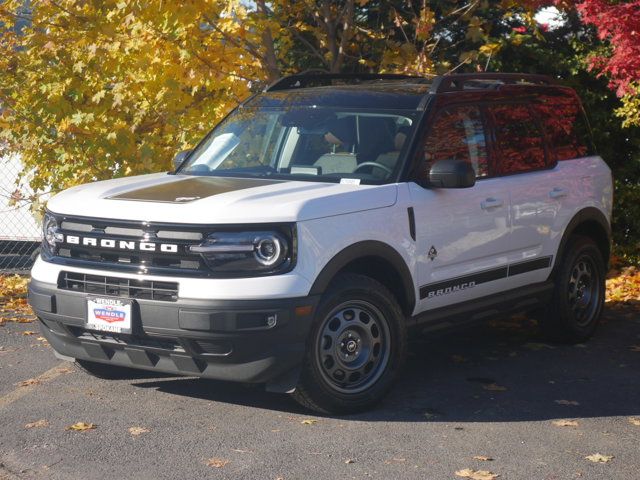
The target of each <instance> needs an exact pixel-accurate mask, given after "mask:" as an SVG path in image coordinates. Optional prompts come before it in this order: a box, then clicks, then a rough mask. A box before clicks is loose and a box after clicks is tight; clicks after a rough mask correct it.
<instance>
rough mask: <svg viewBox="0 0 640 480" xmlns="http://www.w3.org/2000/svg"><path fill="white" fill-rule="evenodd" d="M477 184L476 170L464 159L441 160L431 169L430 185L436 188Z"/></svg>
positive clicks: (463, 186) (464, 186)
mask: <svg viewBox="0 0 640 480" xmlns="http://www.w3.org/2000/svg"><path fill="white" fill-rule="evenodd" d="M475 184H476V172H475V170H474V169H473V167H472V166H471V164H470V163H468V162H465V161H464V160H455V159H447V160H440V161H438V162H436V163H434V164H433V165H432V166H431V170H429V185H430V186H432V187H435V188H469V187H473V186H474V185H475Z"/></svg>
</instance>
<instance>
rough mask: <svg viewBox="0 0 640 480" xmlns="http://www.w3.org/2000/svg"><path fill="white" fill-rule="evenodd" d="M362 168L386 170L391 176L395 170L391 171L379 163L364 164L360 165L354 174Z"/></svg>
mask: <svg viewBox="0 0 640 480" xmlns="http://www.w3.org/2000/svg"><path fill="white" fill-rule="evenodd" d="M362 167H376V168H379V169H380V170H384V171H385V172H387V173H388V174H389V175H391V174H392V173H393V170H391V169H390V168H389V167H387V166H386V165H383V164H381V163H378V162H362V163H361V164H360V165H358V166H357V167H356V169H355V170H354V171H353V172H352V173H356V172H357V171H358V170H360V169H361V168H362Z"/></svg>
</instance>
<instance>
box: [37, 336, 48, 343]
mask: <svg viewBox="0 0 640 480" xmlns="http://www.w3.org/2000/svg"><path fill="white" fill-rule="evenodd" d="M36 340H38V341H39V342H46V341H47V339H46V338H44V337H38V338H36Z"/></svg>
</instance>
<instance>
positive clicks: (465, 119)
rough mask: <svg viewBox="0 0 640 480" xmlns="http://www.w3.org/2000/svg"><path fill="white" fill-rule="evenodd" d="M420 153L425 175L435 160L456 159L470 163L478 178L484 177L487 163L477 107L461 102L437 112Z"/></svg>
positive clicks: (484, 141) (480, 117)
mask: <svg viewBox="0 0 640 480" xmlns="http://www.w3.org/2000/svg"><path fill="white" fill-rule="evenodd" d="M423 156H424V164H423V166H422V167H421V174H422V175H428V172H429V169H430V168H431V166H432V165H433V164H434V163H435V162H438V161H440V160H447V159H456V160H464V161H465V162H468V163H470V164H471V165H472V166H473V169H474V170H475V172H476V177H477V178H482V177H486V176H487V175H488V174H489V167H488V159H487V145H486V140H485V135H484V127H483V124H482V116H481V114H480V109H479V108H478V107H477V106H474V105H462V106H457V107H450V108H447V109H445V110H442V111H440V112H438V114H437V116H436V118H435V120H434V122H433V124H432V125H431V128H430V129H429V131H428V133H427V136H426V138H425V140H424V148H423Z"/></svg>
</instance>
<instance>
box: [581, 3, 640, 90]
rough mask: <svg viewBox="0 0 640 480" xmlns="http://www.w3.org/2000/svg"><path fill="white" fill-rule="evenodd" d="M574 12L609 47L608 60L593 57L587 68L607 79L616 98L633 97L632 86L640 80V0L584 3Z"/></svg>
mask: <svg viewBox="0 0 640 480" xmlns="http://www.w3.org/2000/svg"><path fill="white" fill-rule="evenodd" d="M577 9H578V11H579V12H580V15H581V16H582V20H583V21H584V23H586V24H587V25H593V26H595V27H596V29H597V30H598V37H600V39H601V40H608V41H609V43H610V44H611V47H612V53H611V56H609V57H608V58H605V57H602V56H594V57H592V59H591V62H590V67H591V68H592V69H594V70H597V71H599V73H600V74H604V75H607V76H608V77H609V78H610V80H611V81H610V84H609V85H610V87H611V88H612V89H615V90H616V93H617V94H618V96H623V95H625V94H634V93H635V92H634V91H633V87H632V85H631V84H632V83H633V82H639V81H640V0H633V1H630V2H623V3H616V4H612V3H610V2H608V1H605V0H584V1H583V2H581V3H579V4H578V5H577Z"/></svg>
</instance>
